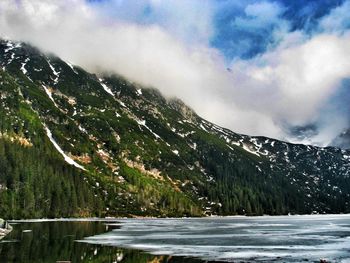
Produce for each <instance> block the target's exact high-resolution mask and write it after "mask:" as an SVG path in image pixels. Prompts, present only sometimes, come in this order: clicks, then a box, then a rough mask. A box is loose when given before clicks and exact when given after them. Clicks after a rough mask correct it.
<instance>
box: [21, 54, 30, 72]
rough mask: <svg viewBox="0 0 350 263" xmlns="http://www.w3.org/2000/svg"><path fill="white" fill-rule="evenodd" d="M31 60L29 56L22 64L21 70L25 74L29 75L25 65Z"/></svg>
mask: <svg viewBox="0 0 350 263" xmlns="http://www.w3.org/2000/svg"><path fill="white" fill-rule="evenodd" d="M28 61H29V58H26V59H25V60H24V62H23V63H22V66H21V71H22V72H23V74H24V75H27V72H28V71H27V70H26V68H25V66H26V64H27V62H28Z"/></svg>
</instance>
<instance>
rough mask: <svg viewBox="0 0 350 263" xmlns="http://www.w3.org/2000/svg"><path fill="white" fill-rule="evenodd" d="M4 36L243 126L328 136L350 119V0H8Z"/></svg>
mask: <svg viewBox="0 0 350 263" xmlns="http://www.w3.org/2000/svg"><path fill="white" fill-rule="evenodd" d="M0 36H1V37H6V38H11V39H14V40H20V41H27V42H30V43H32V44H33V45H35V46H37V47H39V48H41V49H42V50H44V51H48V52H53V53H55V54H57V55H58V56H60V57H61V58H63V59H65V60H67V61H69V62H71V63H73V64H76V65H80V66H82V67H84V68H86V69H87V70H89V71H91V72H95V73H102V72H109V73H118V74H120V75H123V76H125V77H126V78H128V79H130V80H132V81H135V82H138V83H140V84H143V85H145V86H148V87H155V88H157V89H159V90H160V91H161V92H162V93H163V94H164V96H166V97H169V98H170V97H178V98H180V99H182V100H183V101H184V102H185V103H186V104H188V105H189V106H190V107H192V108H193V109H194V110H195V111H196V112H197V113H198V114H199V115H200V116H202V117H204V118H206V119H208V120H210V121H212V122H214V123H216V124H219V125H221V126H224V127H227V128H229V129H231V130H233V131H235V132H239V133H245V134H249V135H262V136H268V137H273V138H278V139H283V140H288V141H291V142H301V143H310V144H314V145H320V146H326V145H329V144H330V143H331V142H332V140H333V139H334V138H335V137H336V136H337V135H338V134H340V133H341V132H342V131H343V130H344V129H346V128H349V127H350V106H349V105H350V90H349V89H350V87H349V85H350V84H349V83H350V81H349V77H350V0H310V1H307V0H263V1H260V0H241V1H239V0H135V1H130V0H60V1H55V0H1V1H0Z"/></svg>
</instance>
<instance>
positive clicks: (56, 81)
mask: <svg viewBox="0 0 350 263" xmlns="http://www.w3.org/2000/svg"><path fill="white" fill-rule="evenodd" d="M47 63H48V64H49V67H50V69H51V70H52V73H53V74H54V75H55V77H56V78H55V79H54V80H53V82H54V84H57V83H58V79H59V77H60V72H57V71H56V69H55V68H54V67H53V66H52V65H51V63H50V61H49V60H47Z"/></svg>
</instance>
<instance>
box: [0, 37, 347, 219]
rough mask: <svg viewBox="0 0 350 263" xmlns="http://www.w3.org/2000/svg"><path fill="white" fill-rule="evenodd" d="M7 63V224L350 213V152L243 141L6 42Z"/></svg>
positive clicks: (130, 88) (144, 94)
mask: <svg viewBox="0 0 350 263" xmlns="http://www.w3.org/2000/svg"><path fill="white" fill-rule="evenodd" d="M0 64H1V68H2V70H0V76H1V85H0V92H1V93H0V95H1V104H2V108H1V110H0V116H1V127H0V129H1V130H0V131H1V137H0V143H1V144H0V158H3V163H4V164H5V165H1V166H2V167H5V169H2V173H1V174H0V185H1V187H0V198H1V200H6V201H5V202H4V203H3V204H1V206H0V209H1V210H0V214H1V213H2V214H5V215H7V217H38V216H72V215H78V216H79V215H80V216H84V215H98V216H124V215H160V216H183V215H202V214H203V213H206V214H212V213H214V214H224V215H227V214H264V213H265V214H286V213H311V212H313V211H315V212H320V213H323V212H327V213H339V212H349V211H350V205H349V194H350V187H349V186H350V179H349V175H350V151H345V150H340V149H337V148H318V147H312V146H305V145H293V144H288V143H285V142H281V141H277V140H273V139H269V138H264V137H249V136H245V135H240V134H236V133H234V132H231V131H229V130H226V129H223V128H221V127H218V126H216V125H214V124H212V123H210V122H207V121H205V120H203V119H202V118H200V117H199V116H198V115H197V114H196V113H194V112H193V111H192V110H191V109H190V108H188V107H187V106H186V105H184V104H183V103H182V102H181V101H179V100H176V99H172V100H166V99H165V98H164V97H162V96H161V94H159V92H158V91H156V90H154V89H151V88H145V87H142V86H140V85H138V84H135V83H132V82H130V81H128V80H126V79H124V78H122V77H120V76H116V75H113V76H109V75H106V76H99V77H98V76H96V75H93V74H90V73H87V72H86V71H84V70H83V69H81V68H79V67H76V66H72V65H71V64H69V63H66V62H64V61H62V60H61V59H59V58H57V57H55V56H53V55H47V54H43V53H42V52H40V51H39V50H37V49H35V48H33V47H31V46H29V45H27V44H24V43H15V42H11V41H5V40H3V41H1V42H0ZM1 145H4V146H3V148H5V150H4V151H1ZM15 154H19V155H20V156H19V157H16V156H15ZM14 160H19V161H14ZM24 160H27V161H24ZM34 164H35V165H34ZM32 166H34V167H36V166H38V167H40V168H37V170H34V171H32V172H29V171H30V169H27V167H32ZM13 169H17V170H18V173H19V174H20V176H13V173H12V170H13ZM31 169H32V168H31ZM45 170H49V171H52V174H54V175H51V174H48V173H46V172H45ZM51 178H56V179H52V180H51ZM11 180H12V181H13V183H12V184H11V182H10V181H11ZM37 180H46V181H45V182H46V183H45V185H46V184H47V185H51V184H52V187H49V188H48V189H47V191H46V189H44V188H43V187H37V185H36V182H37ZM55 180H56V181H55ZM16 185H25V186H26V187H27V188H28V189H27V192H28V196H29V197H25V198H24V197H23V195H24V191H22V190H21V188H18V187H17V188H16ZM67 189H70V195H68V196H66V193H67ZM56 192H57V193H56ZM43 196H45V197H43ZM57 196H60V198H57ZM77 196H84V198H83V197H79V198H77ZM2 197H5V198H4V199H3V198H2ZM26 198H27V199H28V200H30V203H31V205H28V201H26V202H25V203H23V201H21V200H26ZM41 199H44V200H45V202H46V207H47V208H46V210H43V211H41V212H40V213H38V211H37V210H36V209H35V208H37V207H39V208H40V207H42V202H43V201H42V200H41ZM13 200H15V202H14V201H13ZM40 200H41V201H40ZM54 200H56V201H54ZM75 200H76V201H75ZM73 201H74V206H72V207H71V209H70V210H69V211H65V209H64V207H66V206H67V203H71V202H73ZM55 203H57V204H55ZM58 207H59V208H58ZM12 211H15V212H12ZM63 211H64V212H63Z"/></svg>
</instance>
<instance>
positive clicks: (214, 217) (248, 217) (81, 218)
mask: <svg viewBox="0 0 350 263" xmlns="http://www.w3.org/2000/svg"><path fill="white" fill-rule="evenodd" d="M348 216H350V213H349V214H301V215H299V214H298V215H262V216H246V215H232V216H220V215H215V216H203V217H67V218H30V219H13V220H8V221H7V222H8V223H9V224H16V223H35V222H60V221H62V222H64V221H66V222H74V221H76V222H79V221H81V222H84V221H99V222H108V221H115V220H138V219H144V220H147V219H152V220H156V219H169V220H179V219H225V218H227V219H234V218H237V219H239V218H247V219H255V218H256V219H259V218H292V217H296V218H302V217H310V218H311V217H312V218H315V217H324V218H326V217H327V218H329V217H348Z"/></svg>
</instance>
